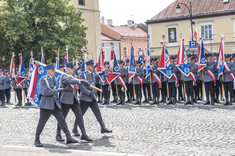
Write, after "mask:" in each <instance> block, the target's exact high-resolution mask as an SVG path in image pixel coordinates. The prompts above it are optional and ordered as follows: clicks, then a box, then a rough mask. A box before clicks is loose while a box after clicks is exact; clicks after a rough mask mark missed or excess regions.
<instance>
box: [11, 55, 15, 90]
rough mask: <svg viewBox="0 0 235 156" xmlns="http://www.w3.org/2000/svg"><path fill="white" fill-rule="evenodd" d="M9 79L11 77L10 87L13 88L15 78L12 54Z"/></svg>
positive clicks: (13, 56)
mask: <svg viewBox="0 0 235 156" xmlns="http://www.w3.org/2000/svg"><path fill="white" fill-rule="evenodd" d="M10 77H11V82H10V83H11V87H13V78H14V77H15V55H14V53H13V54H12V57H11V65H10Z"/></svg>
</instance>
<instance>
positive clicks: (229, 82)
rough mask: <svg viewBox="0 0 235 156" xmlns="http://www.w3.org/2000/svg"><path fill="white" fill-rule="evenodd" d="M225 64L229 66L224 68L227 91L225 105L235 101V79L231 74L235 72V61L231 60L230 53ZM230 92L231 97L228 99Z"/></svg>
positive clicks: (225, 90)
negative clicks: (234, 98)
mask: <svg viewBox="0 0 235 156" xmlns="http://www.w3.org/2000/svg"><path fill="white" fill-rule="evenodd" d="M225 66H227V68H228V69H227V70H223V73H224V92H225V104H224V105H232V101H233V80H232V78H231V77H230V76H229V74H230V73H233V72H235V68H234V66H233V63H232V62H231V61H230V55H229V54H226V55H225ZM228 92H229V94H230V99H229V100H228Z"/></svg>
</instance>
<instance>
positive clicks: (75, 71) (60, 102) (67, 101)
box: [0, 53, 235, 147]
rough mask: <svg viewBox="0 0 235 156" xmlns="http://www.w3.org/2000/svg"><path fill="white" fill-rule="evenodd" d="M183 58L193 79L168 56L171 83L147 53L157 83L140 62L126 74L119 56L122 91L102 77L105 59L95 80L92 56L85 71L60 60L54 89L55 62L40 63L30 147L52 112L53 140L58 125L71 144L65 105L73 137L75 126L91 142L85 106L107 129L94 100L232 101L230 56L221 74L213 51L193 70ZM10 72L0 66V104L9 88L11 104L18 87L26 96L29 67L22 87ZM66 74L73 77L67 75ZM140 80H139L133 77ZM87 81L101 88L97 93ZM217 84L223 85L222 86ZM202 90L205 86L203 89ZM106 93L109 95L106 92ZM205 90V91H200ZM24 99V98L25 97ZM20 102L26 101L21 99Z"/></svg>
mask: <svg viewBox="0 0 235 156" xmlns="http://www.w3.org/2000/svg"><path fill="white" fill-rule="evenodd" d="M187 58H188V63H189V67H190V70H191V72H192V73H193V74H194V76H195V79H196V84H194V83H193V79H192V77H190V76H188V77H187V76H184V75H183V74H182V73H181V72H180V71H179V69H178V68H177V66H176V59H177V56H170V63H171V67H172V72H173V73H174V74H175V75H176V77H177V80H178V82H179V84H178V85H176V80H175V79H174V78H172V77H171V78H170V79H168V78H166V77H165V76H164V75H163V74H162V73H161V72H160V71H159V70H158V62H159V59H158V58H156V57H154V58H151V60H150V62H151V69H150V72H151V73H154V74H156V75H157V76H158V77H159V78H160V81H161V82H160V85H159V82H158V81H157V79H156V78H155V77H154V76H153V74H150V76H148V77H147V78H146V69H145V67H144V61H143V62H141V61H139V60H136V62H135V63H136V73H135V74H134V77H133V78H132V79H131V81H130V79H129V73H128V71H129V70H128V68H129V63H130V61H129V59H126V60H125V61H122V60H119V61H118V65H119V71H120V74H119V76H120V77H121V78H122V80H123V81H124V83H125V85H126V87H127V90H126V91H123V88H122V87H123V86H122V82H120V80H119V79H116V80H114V81H113V82H112V83H111V84H109V83H108V82H107V80H108V75H109V72H110V70H109V68H110V62H108V61H105V62H104V67H105V74H104V77H105V81H104V82H101V79H100V77H99V76H98V74H97V73H96V72H95V71H96V69H95V65H94V61H93V60H90V61H87V62H86V70H85V71H83V72H81V64H80V63H78V64H77V66H78V68H75V66H76V64H74V63H73V62H69V63H67V64H66V65H65V66H63V65H61V66H60V70H61V71H63V70H64V68H65V69H66V74H62V75H61V77H60V87H59V88H58V83H57V82H58V81H57V80H56V78H55V65H54V64H50V65H47V66H46V67H45V69H46V71H47V75H46V76H45V77H43V78H41V79H40V83H39V86H40V103H39V108H40V118H39V122H38V126H37V129H36V136H35V142H34V144H35V146H37V147H42V146H43V144H42V143H41V142H40V134H41V132H42V130H43V128H44V126H45V124H46V122H47V120H48V119H49V117H50V116H51V115H54V116H55V118H56V119H57V121H58V125H57V133H56V140H57V141H64V139H63V138H62V136H61V130H63V132H64V133H65V135H66V138H67V140H66V143H67V144H69V143H76V142H77V141H76V140H75V139H73V138H72V137H71V134H70V131H69V130H68V127H67V124H66V122H65V118H66V117H67V115H68V112H69V110H70V109H71V110H72V111H73V113H74V115H75V117H76V119H75V121H74V127H73V130H72V132H73V134H74V135H75V136H79V135H80V134H79V133H78V130H77V127H78V126H79V128H80V131H81V140H86V141H92V139H91V138H89V137H88V135H87V134H86V130H85V126H84V121H83V115H84V114H85V113H86V111H87V109H88V108H91V110H92V112H93V114H94V115H95V117H96V119H97V121H98V123H99V125H100V127H101V133H111V132H112V131H111V130H109V129H107V128H106V126H105V124H104V121H103V118H102V115H101V112H100V109H99V106H98V103H100V104H102V105H109V104H111V103H114V104H116V105H125V104H126V103H129V104H131V103H133V104H134V105H141V104H150V105H159V104H160V103H161V104H167V105H175V104H176V103H182V104H185V105H193V104H194V103H197V102H198V101H203V99H205V100H204V101H205V102H204V105H214V104H215V103H218V104H222V103H221V101H222V100H225V102H223V105H232V102H233V101H234V96H233V95H234V83H233V79H232V78H231V76H229V73H234V72H235V55H228V54H226V55H225V63H226V64H227V66H228V68H229V69H230V70H229V71H226V70H224V71H223V75H221V76H219V77H218V68H217V64H218V54H216V53H213V54H212V53H207V54H206V67H205V68H204V69H203V70H201V71H200V72H198V64H197V58H196V57H195V56H192V57H191V56H190V55H188V56H187ZM16 71H17V74H16V76H13V77H10V76H9V72H8V71H4V70H2V69H0V100H1V106H5V104H6V103H7V104H9V103H10V101H11V100H10V98H11V88H13V90H14V92H15V95H16V97H17V104H16V106H22V99H23V98H22V94H23V93H22V91H23V92H24V94H25V95H24V96H25V97H27V90H28V87H29V86H28V83H27V81H28V77H29V75H28V74H29V73H28V72H29V70H28V69H26V72H27V78H26V79H25V80H24V82H23V83H22V87H19V86H18V85H17V75H18V74H19V71H18V69H16ZM205 71H209V72H211V73H213V74H214V77H215V78H216V81H215V80H214V79H213V77H212V76H211V75H210V74H209V73H208V72H205ZM70 75H71V76H74V77H76V79H71V77H70ZM139 78H141V79H142V82H141V81H140V80H139ZM91 85H92V86H96V87H97V88H100V89H102V92H97V91H96V90H94V89H93V88H92V87H91ZM222 86H223V87H222ZM204 89H205V90H204ZM111 93H112V94H111ZM204 93H205V95H204ZM25 99H27V98H25ZM25 101H26V100H25ZM31 105H32V104H31V102H30V101H29V100H27V101H26V103H25V106H31Z"/></svg>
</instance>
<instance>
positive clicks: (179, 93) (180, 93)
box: [178, 80, 184, 100]
mask: <svg viewBox="0 0 235 156" xmlns="http://www.w3.org/2000/svg"><path fill="white" fill-rule="evenodd" d="M182 87H183V81H182V80H179V87H178V100H180V99H183V98H184V96H183V90H182Z"/></svg>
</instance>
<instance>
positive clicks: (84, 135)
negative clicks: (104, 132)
mask: <svg viewBox="0 0 235 156" xmlns="http://www.w3.org/2000/svg"><path fill="white" fill-rule="evenodd" d="M81 140H86V141H92V139H91V138H89V137H88V136H87V135H86V134H82V136H81Z"/></svg>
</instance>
